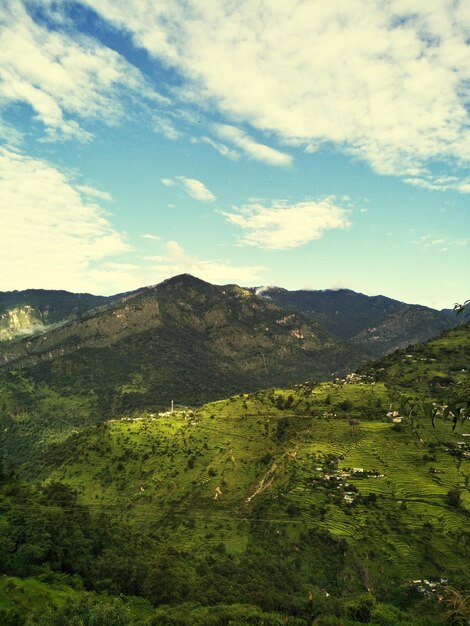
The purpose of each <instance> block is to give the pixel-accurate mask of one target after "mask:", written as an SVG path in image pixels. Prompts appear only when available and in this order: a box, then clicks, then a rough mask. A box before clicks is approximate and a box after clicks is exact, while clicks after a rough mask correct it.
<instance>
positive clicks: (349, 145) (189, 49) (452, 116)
mask: <svg viewBox="0 0 470 626" xmlns="http://www.w3.org/2000/svg"><path fill="white" fill-rule="evenodd" d="M82 2H84V3H86V4H88V5H89V6H91V7H92V8H93V9H94V10H96V11H98V12H99V13H100V14H101V15H102V16H103V17H104V18H105V19H107V20H109V21H110V22H111V23H112V24H114V25H115V26H117V27H118V28H120V29H123V30H126V31H127V32H129V33H130V34H131V36H132V37H133V39H134V42H135V44H136V45H137V46H139V47H142V48H144V49H146V50H147V51H148V53H149V54H150V55H151V56H153V57H154V58H158V59H160V60H163V61H164V62H165V63H167V64H169V65H170V66H172V67H174V68H176V69H177V70H179V72H180V73H181V75H182V76H184V77H185V78H186V81H185V82H184V83H183V84H182V86H180V87H179V88H175V93H179V95H180V97H181V99H182V100H184V99H185V100H186V101H191V100H198V101H199V102H202V103H203V104H210V105H212V106H213V105H215V106H216V107H217V108H218V110H219V112H221V113H222V114H224V115H225V116H226V117H227V118H228V119H232V120H234V121H236V123H237V124H241V123H244V124H250V125H251V126H252V127H254V128H256V129H258V130H260V131H262V132H268V133H274V134H275V135H276V136H277V137H278V138H279V139H280V140H281V141H284V142H285V143H286V144H288V145H293V146H299V147H303V148H305V149H307V150H314V149H316V148H318V147H319V146H321V145H322V144H325V143H328V144H329V143H333V144H334V145H336V146H337V147H339V149H341V150H343V151H345V152H347V153H350V154H353V155H355V156H357V157H359V158H361V159H363V160H366V161H367V162H368V163H370V165H371V166H372V167H373V168H374V169H375V170H376V171H377V172H380V173H385V174H398V175H402V176H404V177H408V178H410V177H417V176H419V175H420V173H421V172H422V171H423V167H424V164H425V163H426V162H427V161H429V160H436V159H438V160H443V161H446V160H452V161H454V162H455V163H456V164H457V165H460V164H461V163H464V162H468V160H469V159H470V136H469V134H470V127H469V114H468V105H469V102H470V87H469V85H470V49H469V46H468V44H467V41H468V38H469V33H470V17H469V9H468V0H426V1H425V0H390V1H389V2H384V1H381V2H377V1H376V0H348V2H340V3H338V2H312V1H311V0H285V1H284V2H280V1H279V0H266V1H265V2H258V3H253V2H252V1H251V0H239V1H237V2H235V3H234V2H218V1H217V0H203V1H201V0H187V1H183V0H166V1H162V2H158V3H155V2H153V0H141V1H140V2H139V3H129V2H124V1H123V0H121V1H119V2H118V1H117V0H82ZM208 33H210V37H209V36H208ZM252 150H253V154H252V156H254V152H255V150H254V149H253V148H252ZM411 172H414V174H411ZM461 190H462V189H461ZM464 190H465V188H464Z"/></svg>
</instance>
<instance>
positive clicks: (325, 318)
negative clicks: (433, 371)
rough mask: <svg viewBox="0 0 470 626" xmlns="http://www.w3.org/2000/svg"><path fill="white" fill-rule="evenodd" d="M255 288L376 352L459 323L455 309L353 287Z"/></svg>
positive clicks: (375, 353)
mask: <svg viewBox="0 0 470 626" xmlns="http://www.w3.org/2000/svg"><path fill="white" fill-rule="evenodd" d="M253 292H254V293H257V294H259V295H262V296H263V297H265V298H269V299H270V300H272V301H273V302H275V303H276V304H278V305H279V306H282V307H283V308H286V309H292V310H294V311H298V312H301V313H303V314H304V315H307V316H308V317H310V318H311V319H313V320H315V321H316V322H318V323H320V324H321V325H322V326H323V327H324V328H326V330H328V331H329V332H330V333H331V334H332V335H334V336H335V337H338V338H339V339H342V340H343V341H350V342H353V343H356V344H359V345H360V346H361V347H362V348H364V349H365V350H367V351H368V352H369V353H370V354H371V355H374V356H379V355H382V354H387V353H389V352H392V351H393V350H395V349H396V348H401V347H405V346H407V345H409V344H414V343H422V342H424V341H427V340H428V339H432V338H433V337H436V336H437V335H439V334H440V333H441V332H443V331H444V330H447V329H449V328H452V327H453V326H454V325H455V324H456V322H458V320H457V319H456V317H455V315H453V314H452V312H451V311H449V310H445V311H437V310H435V309H431V308H429V307H425V306H421V305H417V304H405V303H404V302H400V301H399V300H393V299H392V298H387V297H385V296H366V295H364V294H362V293H356V292H355V291H351V290H350V289H338V290H330V289H327V290H324V291H310V290H300V291H288V290H287V289H281V288H280V287H258V288H255V289H253Z"/></svg>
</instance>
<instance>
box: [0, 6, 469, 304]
mask: <svg viewBox="0 0 470 626" xmlns="http://www.w3.org/2000/svg"><path fill="white" fill-rule="evenodd" d="M0 38H1V41H2V55H1V58H0V114H1V118H0V138H1V146H0V257H1V267H2V272H1V275H0V290H12V289H26V288H29V287H34V288H50V289H68V290H71V291H89V292H93V293H103V294H110V293H116V292H121V291H126V290H129V289H134V288H137V287H140V286H143V285H148V284H155V283H158V282H160V281H161V280H163V279H165V278H167V277H169V276H172V275H174V274H178V273H182V272H189V273H192V274H194V275H197V276H199V277H201V278H203V279H206V280H209V281H211V282H214V283H218V284H223V283H233V282H235V283H238V284H241V285H245V286H254V285H279V286H282V287H286V288H288V289H301V288H310V289H327V288H340V287H347V288H350V289H354V290H356V291H361V292H363V293H367V294H370V295H375V294H384V295H388V296H390V297H394V298H397V299H400V300H404V301H407V302H414V303H420V304H426V305H428V306H433V307H436V308H442V307H449V306H452V305H453V304H454V302H462V301H464V300H466V299H467V298H468V297H469V293H468V286H469V284H470V280H469V274H470V272H469V268H470V259H469V250H470V214H469V197H470V196H469V194H470V172H469V162H470V129H469V104H470V46H469V43H468V42H469V41H470V4H469V3H468V2H466V1H464V0H462V1H459V0H387V2H385V1H384V2H380V1H377V0H342V1H341V2H333V1H332V2H328V3H325V2H321V1H320V0H282V1H281V0H260V1H259V2H258V1H257V2H254V1H253V0H237V1H236V2H220V1H216V0H197V1H196V0H185V1H183V0H168V1H165V0H162V1H161V2H153V1H152V0H134V1H130V0H81V1H79V2H73V1H71V0H67V1H65V0H64V1H62V2H61V1H59V2H56V1H52V0H51V1H49V0H42V1H32V0H31V1H29V0H4V1H3V2H2V3H1V6H0Z"/></svg>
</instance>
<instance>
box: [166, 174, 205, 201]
mask: <svg viewBox="0 0 470 626" xmlns="http://www.w3.org/2000/svg"><path fill="white" fill-rule="evenodd" d="M161 182H162V184H163V185H165V186H166V187H172V186H173V185H178V186H179V187H180V188H181V189H183V191H185V192H186V193H187V194H188V195H189V196H191V198H194V199H195V200H200V201H201V202H213V201H214V200H215V196H214V194H213V193H212V191H209V189H208V188H207V187H206V186H205V185H204V183H202V182H201V181H200V180H197V179H196V178H187V177H186V176H175V177H174V178H162V179H161Z"/></svg>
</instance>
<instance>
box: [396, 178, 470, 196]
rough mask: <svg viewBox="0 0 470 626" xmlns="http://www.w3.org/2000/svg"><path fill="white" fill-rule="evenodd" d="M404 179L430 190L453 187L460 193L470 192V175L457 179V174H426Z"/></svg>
mask: <svg viewBox="0 0 470 626" xmlns="http://www.w3.org/2000/svg"><path fill="white" fill-rule="evenodd" d="M404 180H405V182H406V183H408V184H409V185H414V186H415V187H421V188H423V189H429V190H431V191H448V190H449V189H455V190H456V191H459V192H460V193H470V177H468V176H467V177H464V178H461V179H459V178H458V177H457V176H433V175H432V174H426V176H425V177H412V178H405V179H404Z"/></svg>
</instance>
